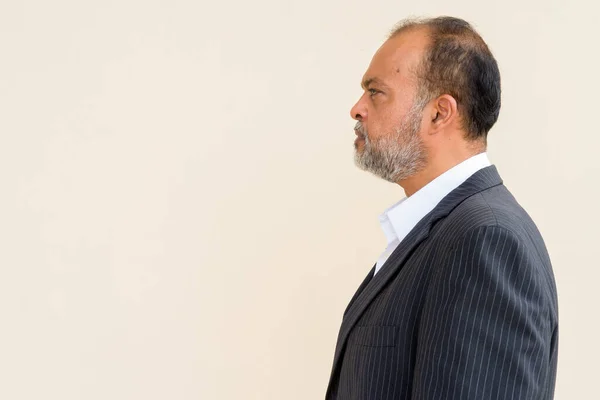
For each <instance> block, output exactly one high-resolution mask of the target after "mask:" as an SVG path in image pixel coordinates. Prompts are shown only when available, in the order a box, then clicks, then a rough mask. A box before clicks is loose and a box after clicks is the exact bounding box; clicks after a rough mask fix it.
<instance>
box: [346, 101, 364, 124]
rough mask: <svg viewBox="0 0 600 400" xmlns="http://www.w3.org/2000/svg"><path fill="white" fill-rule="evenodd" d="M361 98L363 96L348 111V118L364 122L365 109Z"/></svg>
mask: <svg viewBox="0 0 600 400" xmlns="http://www.w3.org/2000/svg"><path fill="white" fill-rule="evenodd" d="M363 98H364V96H361V98H360V99H358V101H357V102H356V104H355V105H354V106H353V107H352V108H351V109H350V117H351V118H352V119H355V120H357V121H364V120H365V119H366V118H367V107H366V104H365V101H364V100H363Z"/></svg>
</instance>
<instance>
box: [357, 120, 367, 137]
mask: <svg viewBox="0 0 600 400" xmlns="http://www.w3.org/2000/svg"><path fill="white" fill-rule="evenodd" d="M354 131H355V132H357V133H358V134H359V136H363V137H366V136H367V129H366V128H365V127H364V126H363V124H362V122H360V121H358V122H357V123H356V125H354Z"/></svg>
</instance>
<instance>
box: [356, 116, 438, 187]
mask: <svg viewBox="0 0 600 400" xmlns="http://www.w3.org/2000/svg"><path fill="white" fill-rule="evenodd" d="M419 108H421V107H418V106H416V107H413V109H411V111H410V112H409V113H408V115H407V116H406V118H405V120H404V121H403V122H402V123H401V124H400V126H399V127H398V128H396V129H395V132H393V133H392V134H389V135H385V136H382V137H380V138H377V140H373V141H371V140H370V139H369V136H368V132H367V131H366V129H364V128H363V127H362V124H361V123H360V122H359V123H358V124H357V126H356V128H355V129H356V130H357V131H358V132H360V133H361V134H362V135H363V136H364V138H365V144H364V147H363V149H362V151H360V152H359V151H358V149H356V151H355V153H354V162H355V164H356V165H357V166H358V167H359V168H360V169H363V170H365V171H368V172H371V173H373V174H374V175H376V176H378V177H380V178H382V179H385V180H386V181H389V182H394V183H399V182H400V181H402V180H405V179H407V178H410V177H411V176H413V175H415V174H416V173H418V172H420V171H421V170H422V169H423V168H424V167H425V164H426V160H427V156H426V151H425V146H424V144H423V141H422V140H421V138H420V137H419V128H420V125H421V121H420V120H421V112H422V108H421V109H419Z"/></svg>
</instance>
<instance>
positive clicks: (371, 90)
mask: <svg viewBox="0 0 600 400" xmlns="http://www.w3.org/2000/svg"><path fill="white" fill-rule="evenodd" d="M378 93H381V92H380V91H379V90H377V89H369V94H370V96H371V97H373V96H375V95H376V94H378Z"/></svg>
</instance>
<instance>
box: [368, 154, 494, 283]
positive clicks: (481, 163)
mask: <svg viewBox="0 0 600 400" xmlns="http://www.w3.org/2000/svg"><path fill="white" fill-rule="evenodd" d="M490 165H491V163H490V160H489V159H488V157H487V153H481V154H478V155H476V156H473V157H471V158H469V159H468V160H465V161H463V162H462V163H460V164H458V165H456V166H454V167H452V168H451V169H449V170H448V171H446V172H444V173H443V174H442V175H440V176H438V177H437V178H435V179H434V180H432V181H431V182H429V183H428V184H427V185H425V186H424V187H423V188H421V189H420V190H419V191H418V192H416V193H415V194H413V195H412V196H410V197H407V198H404V199H402V200H400V201H399V202H398V203H396V204H394V205H393V206H391V207H390V208H388V209H387V210H385V211H384V212H383V214H381V215H380V216H379V222H380V224H381V229H383V233H384V234H385V237H386V238H387V247H386V249H385V250H384V251H383V253H382V254H381V256H379V259H378V260H377V264H376V265H375V273H377V272H378V271H379V270H380V269H381V267H382V266H383V264H384V263H385V262H386V260H387V259H388V257H389V256H390V255H391V254H392V252H393V251H394V249H396V247H398V245H399V244H400V242H402V240H404V238H405V237H406V236H407V235H408V234H409V233H410V231H411V230H412V229H413V228H414V227H415V226H416V225H417V224H418V223H419V221H420V220H421V219H423V217H425V216H426V215H427V214H429V213H430V212H431V211H432V210H433V209H434V208H435V206H437V205H438V203H439V202H440V201H442V199H443V198H444V197H446V196H447V195H448V194H449V193H450V192H452V191H453V190H454V189H456V188H457V187H459V186H460V185H461V184H462V183H463V182H464V181H466V180H467V179H469V177H470V176H471V175H473V174H474V173H475V172H477V171H479V170H480V169H483V168H485V167H489V166H490Z"/></svg>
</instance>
